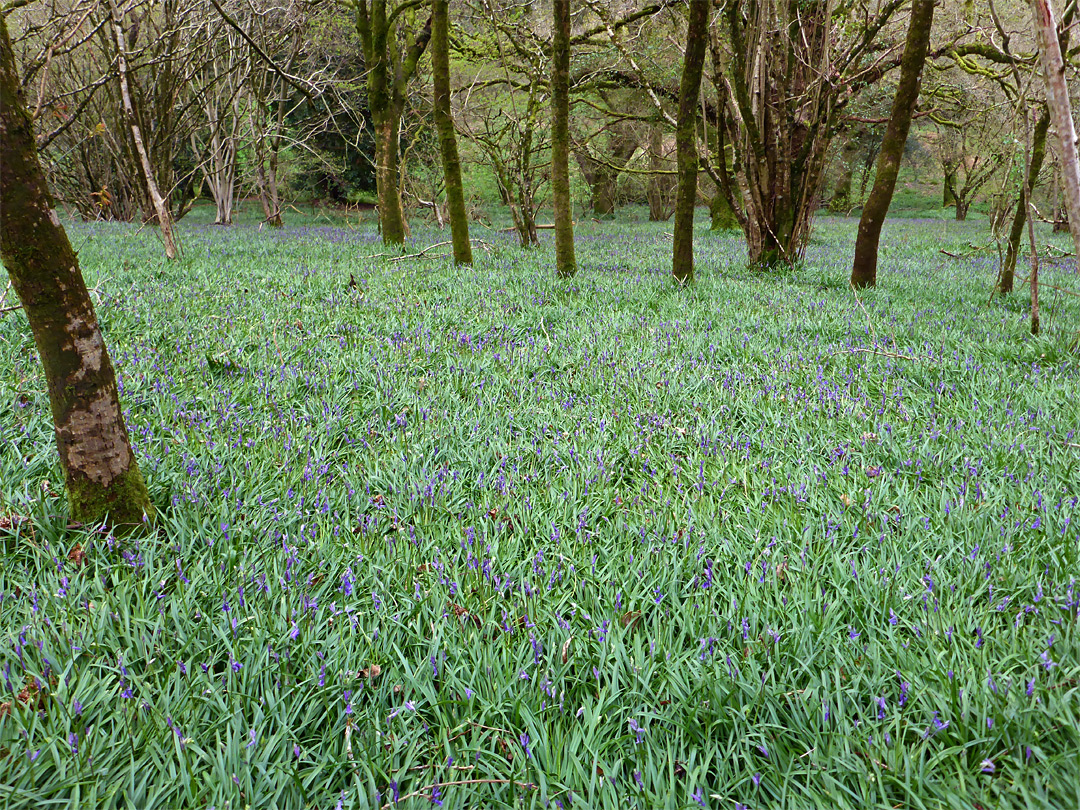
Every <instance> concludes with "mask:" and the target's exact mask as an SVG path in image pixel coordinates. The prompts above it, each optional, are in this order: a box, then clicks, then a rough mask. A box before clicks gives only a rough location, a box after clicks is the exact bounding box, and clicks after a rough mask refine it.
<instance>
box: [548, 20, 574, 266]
mask: <svg viewBox="0 0 1080 810" xmlns="http://www.w3.org/2000/svg"><path fill="white" fill-rule="evenodd" d="M551 5H552V48H551V201H552V205H553V206H554V209H555V211H554V214H555V271H556V272H557V273H558V275H559V276H560V278H567V277H569V276H572V275H574V273H576V272H577V258H576V257H575V255H574V217H573V208H572V203H571V200H570V0H554V2H553V3H552V4H551Z"/></svg>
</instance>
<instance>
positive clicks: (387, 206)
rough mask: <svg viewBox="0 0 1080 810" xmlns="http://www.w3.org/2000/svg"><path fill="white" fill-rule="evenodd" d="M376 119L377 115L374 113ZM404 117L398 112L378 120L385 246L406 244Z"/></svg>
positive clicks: (377, 149)
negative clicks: (401, 156) (401, 148)
mask: <svg viewBox="0 0 1080 810" xmlns="http://www.w3.org/2000/svg"><path fill="white" fill-rule="evenodd" d="M372 117H373V118H374V117H375V116H374V112H373V113H372ZM400 129H401V116H400V114H399V113H397V111H396V110H391V111H389V112H385V113H382V114H381V115H379V116H378V117H377V118H375V187H376V191H377V193H378V195H379V225H380V227H381V229H382V240H383V244H384V245H401V244H404V242H405V210H404V208H403V207H402V205H401V184H400V182H399V180H400V176H399V175H400V169H399V166H398V136H399V135H400Z"/></svg>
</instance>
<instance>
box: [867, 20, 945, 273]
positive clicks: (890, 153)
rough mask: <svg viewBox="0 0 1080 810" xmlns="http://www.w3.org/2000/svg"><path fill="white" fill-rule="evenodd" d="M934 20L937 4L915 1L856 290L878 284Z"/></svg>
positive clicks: (880, 156)
mask: <svg viewBox="0 0 1080 810" xmlns="http://www.w3.org/2000/svg"><path fill="white" fill-rule="evenodd" d="M933 20H934V0H914V2H913V3H912V4H911V22H910V23H909V25H908V32H907V42H906V43H905V44H904V55H903V57H902V58H901V60H900V81H899V84H898V85H897V88H896V96H895V97H894V98H893V105H892V112H891V113H890V115H889V124H888V126H887V127H886V129H885V137H884V139H883V140H882V142H881V149H880V150H879V151H878V161H877V174H876V175H875V177H874V187H873V188H872V189H870V196H869V197H868V198H867V200H866V205H865V206H863V211H862V217H861V218H860V219H859V234H858V237H857V238H856V240H855V261H854V264H853V265H852V268H851V284H852V286H853V287H873V286H874V285H875V284H877V263H878V243H879V242H880V240H881V227H882V226H883V225H884V224H885V216H886V215H887V214H888V213H889V204H890V203H891V202H892V196H893V190H894V189H895V188H896V178H897V176H898V175H899V174H900V161H901V159H903V157H904V144H905V143H907V136H908V130H910V129H911V114H912V113H913V112H915V102H917V101H918V100H919V78H920V77H921V76H922V68H923V63H924V62H925V61H926V52H927V50H928V49H929V47H930V28H931V25H932V23H933Z"/></svg>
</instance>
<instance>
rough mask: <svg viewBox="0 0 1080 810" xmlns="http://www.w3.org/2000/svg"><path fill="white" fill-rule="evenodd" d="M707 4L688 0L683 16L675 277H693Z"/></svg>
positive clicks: (682, 278) (672, 259) (677, 121)
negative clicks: (700, 94)
mask: <svg viewBox="0 0 1080 810" xmlns="http://www.w3.org/2000/svg"><path fill="white" fill-rule="evenodd" d="M709 7H710V3H708V2H707V0H691V2H690V9H689V11H688V13H687V18H686V52H685V53H684V54H683V72H682V80H681V82H680V83H679V116H678V118H677V119H676V126H675V163H676V171H677V172H678V179H679V186H678V189H677V190H676V192H675V225H674V228H673V239H672V257H671V272H672V275H674V276H675V278H676V280H677V281H679V282H681V283H686V282H689V281H693V280H694V206H695V205H696V204H697V175H698V152H697V132H696V129H697V110H698V93H699V92H700V91H701V71H702V68H703V67H704V66H705V45H706V38H707V36H708V31H707V28H708V23H709Z"/></svg>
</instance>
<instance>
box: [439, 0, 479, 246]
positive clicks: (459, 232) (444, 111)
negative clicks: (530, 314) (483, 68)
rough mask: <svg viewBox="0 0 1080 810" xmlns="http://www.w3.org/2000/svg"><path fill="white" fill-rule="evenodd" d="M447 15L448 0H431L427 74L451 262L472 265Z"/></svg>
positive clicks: (448, 12) (448, 13) (448, 14)
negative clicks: (431, 89)
mask: <svg viewBox="0 0 1080 810" xmlns="http://www.w3.org/2000/svg"><path fill="white" fill-rule="evenodd" d="M449 16H450V11H449V2H448V0H432V3H431V75H432V80H433V84H434V91H435V126H436V127H437V128H438V130H439V149H440V150H441V152H442V162H443V177H444V182H445V185H446V208H447V211H448V213H449V215H450V233H451V238H452V239H453V243H454V262H455V263H457V264H472V245H471V244H470V242H469V214H468V212H467V211H466V209H465V189H464V187H463V186H462V183H461V160H460V158H459V157H458V148H457V134H456V133H455V132H454V118H453V115H452V113H451V111H450V45H449V41H450V32H449V29H450V20H449ZM436 204H437V203H436ZM436 211H438V209H436Z"/></svg>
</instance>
